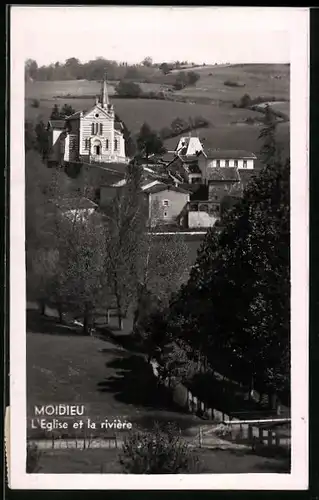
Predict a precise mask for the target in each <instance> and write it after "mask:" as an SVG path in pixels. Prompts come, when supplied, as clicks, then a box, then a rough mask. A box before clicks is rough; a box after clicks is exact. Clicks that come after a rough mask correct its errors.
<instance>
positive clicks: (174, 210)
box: [143, 183, 190, 226]
mask: <svg viewBox="0 0 319 500" xmlns="http://www.w3.org/2000/svg"><path fill="white" fill-rule="evenodd" d="M143 192H144V193H145V195H146V197H147V204H148V215H149V221H150V223H151V225H152V226H156V225H161V224H164V225H167V224H173V225H175V224H178V225H179V226H181V225H185V218H186V219H187V205H188V202H189V200H190V192H189V191H187V190H186V189H182V188H180V187H177V186H172V185H167V184H164V183H159V184H155V183H154V184H153V183H152V184H150V185H149V186H147V187H145V188H144V189H143Z"/></svg>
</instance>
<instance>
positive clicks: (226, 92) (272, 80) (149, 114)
mask: <svg viewBox="0 0 319 500" xmlns="http://www.w3.org/2000/svg"><path fill="white" fill-rule="evenodd" d="M194 70H195V71H196V72H198V73H199V74H200V75H201V78H200V80H199V81H198V82H197V84H196V86H194V87H187V88H185V89H183V90H181V91H178V92H173V93H171V94H173V95H176V97H177V98H179V97H181V96H183V97H184V98H185V99H187V100H188V102H174V101H173V102H172V101H162V100H153V99H119V98H116V99H115V98H114V99H113V103H114V106H115V110H116V113H117V114H118V115H119V116H120V117H121V119H122V120H124V121H125V123H126V125H127V127H128V128H129V130H130V131H131V132H132V133H133V134H135V133H137V132H138V130H139V129H140V127H141V125H142V123H143V122H145V121H146V122H147V123H149V125H150V126H151V127H153V128H154V129H156V130H160V129H161V128H163V127H168V126H170V123H171V122H172V120H174V119H175V118H177V117H180V118H182V119H184V120H188V119H189V118H190V117H191V118H195V117H197V116H201V117H203V118H205V119H207V120H209V122H210V123H211V126H210V127H209V128H208V129H205V130H203V131H199V132H198V133H199V134H200V137H201V138H202V139H204V142H205V141H206V143H207V146H209V147H214V148H227V149H233V148H234V149H246V150H249V151H252V152H255V153H258V151H259V150H260V144H259V142H258V140H257V138H258V135H259V131H260V124H258V123H255V124H253V125H247V124H246V123H245V120H247V119H248V118H253V119H257V121H258V119H260V118H261V117H262V114H261V113H260V112H258V111H252V110H247V109H240V108H234V107H233V103H237V102H238V101H239V100H240V98H241V97H242V96H243V95H244V94H245V93H248V94H249V95H250V97H251V98H256V97H258V96H263V97H264V98H265V99H266V100H267V99H268V98H272V97H276V100H277V101H278V102H276V103H272V104H271V105H272V106H273V107H274V109H276V110H278V111H281V112H284V113H286V114H287V115H288V116H289V71H290V68H289V65H283V64H278V65H277V64H242V65H230V66H226V65H224V66H222V65H220V66H203V67H200V68H194ZM149 73H150V74H149V75H148V77H149V78H150V80H151V83H143V84H141V86H142V88H143V90H144V91H149V90H153V91H158V90H159V89H160V88H162V86H163V85H164V84H169V83H172V82H173V81H174V79H175V78H176V73H174V72H172V74H169V75H166V76H165V75H163V74H162V73H161V72H160V71H159V70H156V69H155V70H154V69H153V70H152V72H149ZM227 81H228V82H231V86H229V85H225V82H227ZM152 82H153V83H152ZM115 84H116V82H112V83H110V84H109V94H110V96H112V95H114V88H115ZM233 84H235V85H236V84H239V85H244V86H239V87H236V86H232V85H233ZM99 91H100V84H99V83H98V82H92V81H90V82H89V81H85V80H73V81H63V82H33V83H30V82H29V83H27V84H26V101H25V116H26V118H27V119H30V120H32V121H38V120H40V119H42V120H44V121H47V120H48V118H49V116H50V113H51V110H52V107H53V105H54V104H55V103H56V104H58V105H60V106H63V104H65V103H68V104H71V105H72V107H73V108H74V109H75V110H76V111H78V110H82V109H88V108H90V107H91V106H93V105H94V95H96V94H98V93H99ZM68 94H69V96H76V98H75V99H72V98H71V97H68ZM57 95H59V96H65V97H63V98H59V99H57V98H56V96H57ZM90 96H91V97H90ZM34 99H38V100H39V107H33V100H34ZM197 101H198V102H197ZM203 101H205V102H203ZM278 140H279V142H281V143H282V146H283V149H284V151H285V153H287V152H288V151H289V123H283V124H280V125H279V127H278ZM176 141H177V139H176V138H175V139H173V140H168V141H167V143H166V146H167V147H168V148H169V149H170V148H172V147H175V145H176ZM172 144H173V146H172Z"/></svg>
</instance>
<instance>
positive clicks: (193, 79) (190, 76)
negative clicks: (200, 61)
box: [187, 71, 200, 85]
mask: <svg viewBox="0 0 319 500" xmlns="http://www.w3.org/2000/svg"><path fill="white" fill-rule="evenodd" d="M199 79H200V74H199V73H195V71H188V73H187V80H188V85H196V83H197V82H198V80H199Z"/></svg>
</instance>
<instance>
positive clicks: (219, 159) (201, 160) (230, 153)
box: [198, 149, 257, 183]
mask: <svg viewBox="0 0 319 500" xmlns="http://www.w3.org/2000/svg"><path fill="white" fill-rule="evenodd" d="M256 160H257V157H256V155H254V153H249V152H247V151H241V150H225V151H223V150H219V149H205V150H204V151H202V153H201V154H200V155H199V157H198V165H199V168H200V170H201V172H202V178H203V182H204V183H207V180H208V178H209V175H210V172H211V171H212V169H214V168H216V167H217V168H236V169H237V170H254V168H255V161H256Z"/></svg>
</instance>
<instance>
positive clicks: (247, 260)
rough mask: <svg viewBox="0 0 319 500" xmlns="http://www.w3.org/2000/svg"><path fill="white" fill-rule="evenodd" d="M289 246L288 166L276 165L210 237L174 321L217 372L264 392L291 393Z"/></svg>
mask: <svg viewBox="0 0 319 500" xmlns="http://www.w3.org/2000/svg"><path fill="white" fill-rule="evenodd" d="M289 244H290V233H289V163H283V164H281V163H278V162H276V163H274V164H269V165H268V166H266V167H265V168H264V170H263V171H262V172H261V174H260V175H259V177H257V178H254V179H252V180H251V182H250V183H249V185H248V186H247V188H246V190H245V192H244V196H243V199H242V201H241V202H239V203H238V204H237V205H236V206H234V207H233V209H232V210H230V211H229V212H228V214H226V217H225V220H224V230H223V231H222V232H221V234H218V233H217V232H216V231H214V230H213V229H212V230H210V231H209V232H208V233H207V236H206V239H205V240H204V243H203V245H202V248H201V250H200V253H199V256H198V259H197V262H196V264H195V266H194V268H193V270H192V272H191V276H190V280H189V282H188V284H187V286H186V287H185V288H184V289H183V291H182V293H181V296H180V298H179V301H177V305H176V304H175V308H176V309H175V312H174V314H173V318H174V317H175V321H176V323H177V324H178V322H179V324H180V325H181V326H182V328H183V331H181V332H180V334H181V335H182V336H183V338H185V336H186V338H188V341H189V342H190V344H191V345H194V346H195V347H196V345H197V342H198V339H197V332H198V331H200V338H205V339H206V340H205V342H206V349H205V350H206V352H207V353H208V357H209V361H210V363H212V365H213V366H214V367H218V368H217V369H220V370H223V373H224V374H225V371H226V370H228V373H230V374H231V375H233V376H234V373H235V375H236V378H237V380H241V381H242V382H244V383H251V381H252V380H253V381H254V383H255V384H256V385H257V386H259V388H261V389H265V388H268V389H270V388H272V390H282V389H283V388H286V389H287V387H288V386H289V376H288V374H289V356H288V355H287V352H289V345H290V332H289V324H290V321H289V319H290V275H289ZM230 311H231V314H230ZM180 317H182V318H183V320H182V321H181V319H180ZM176 318H179V320H178V321H177V319H176ZM185 325H186V328H185ZM275 373H276V374H277V375H276V376H272V375H271V376H270V374H275ZM278 374H280V375H281V376H278ZM279 382H280V384H281V385H279Z"/></svg>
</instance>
